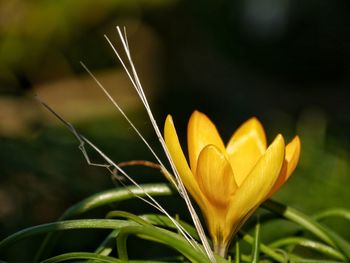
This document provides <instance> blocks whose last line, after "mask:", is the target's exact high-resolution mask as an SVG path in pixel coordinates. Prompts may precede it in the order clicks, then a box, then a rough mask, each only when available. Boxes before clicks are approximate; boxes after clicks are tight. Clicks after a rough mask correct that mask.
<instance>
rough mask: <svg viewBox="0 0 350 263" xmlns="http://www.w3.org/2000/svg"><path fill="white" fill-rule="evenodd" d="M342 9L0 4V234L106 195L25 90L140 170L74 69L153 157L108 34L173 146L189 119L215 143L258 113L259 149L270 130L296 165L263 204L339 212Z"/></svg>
mask: <svg viewBox="0 0 350 263" xmlns="http://www.w3.org/2000/svg"><path fill="white" fill-rule="evenodd" d="M349 13H350V3H349V2H348V1H345V0H344V1H340V0H335V1H323V2H322V1H321V2H320V1H290V0H236V1H228V0H220V1H184V0H182V1H181V0H148V1H147V0H132V1H123V0H102V1H92V0H75V1H69V0H63V1H45V0H41V1H40V0H39V1H38V0H26V1H24V0H12V1H6V0H4V1H0V150H1V151H0V229H1V230H0V233H1V234H0V238H3V237H5V236H7V235H9V234H10V233H13V232H14V231H17V230H19V229H21V228H24V227H28V226H31V225H35V224H40V223H45V222H50V221H53V220H55V219H56V218H57V217H59V215H60V214H61V213H62V212H63V211H64V210H65V209H66V208H67V207H69V206H70V205H72V204H73V203H74V202H77V201H79V200H81V199H82V198H84V197H86V196H88V195H90V194H93V193H96V192H97V191H101V190H104V189H109V188H112V187H114V184H113V183H112V181H111V179H110V176H109V174H108V172H107V171H105V170H101V169H98V168H94V167H90V166H88V165H87V164H86V162H85V160H84V158H83V156H82V155H81V153H80V152H79V150H78V148H77V146H78V143H77V141H76V140H75V138H74V136H73V135H71V134H70V133H69V132H68V130H66V129H65V128H64V127H63V125H62V124H61V123H59V122H58V121H57V120H56V119H54V118H53V117H52V116H51V115H50V114H49V113H47V112H46V111H45V110H44V109H43V107H42V106H40V105H39V103H38V102H36V101H35V100H34V95H35V94H37V95H38V96H39V97H40V98H41V99H43V100H44V101H46V102H47V103H48V104H49V105H51V106H52V107H53V108H54V109H56V110H57V111H58V112H60V113H61V114H62V115H63V116H64V117H65V118H66V119H67V120H68V121H70V122H72V123H73V124H75V125H76V126H77V127H78V128H79V130H80V131H81V132H82V133H84V134H85V135H86V136H88V137H89V138H90V139H92V140H93V141H94V142H96V144H97V145H99V146H100V147H101V149H103V150H104V151H105V152H106V153H107V154H109V156H110V157H112V159H113V160H115V161H116V162H121V161H126V160H133V159H146V160H153V158H152V156H151V155H150V154H149V152H148V151H147V149H146V147H145V146H144V145H143V143H142V142H141V140H139V139H138V138H137V136H136V135H135V134H134V133H133V132H132V131H131V130H130V128H129V126H128V124H127V123H126V122H125V121H124V120H123V119H122V117H121V116H120V114H118V112H117V111H116V109H114V108H113V106H112V105H111V103H110V102H109V101H108V100H107V98H106V97H104V95H103V94H102V92H101V91H100V90H99V89H98V87H97V86H96V85H95V84H94V82H93V80H92V79H91V78H90V77H88V75H87V74H86V72H85V71H84V70H83V68H82V67H81V66H80V61H84V63H85V64H86V65H87V66H88V67H89V69H90V70H91V71H92V72H94V74H96V76H97V77H98V79H99V80H100V81H101V82H102V83H103V84H104V85H105V86H106V88H108V90H109V91H110V92H111V93H112V94H113V96H114V97H115V99H116V100H117V101H118V102H120V104H121V105H122V106H123V108H124V109H125V111H126V112H127V113H128V114H129V115H130V117H131V118H132V120H133V121H134V122H135V125H136V126H137V127H138V128H140V130H141V131H142V132H143V133H144V135H145V137H146V138H147V139H148V140H149V141H150V142H151V144H152V145H153V146H154V147H155V149H156V150H157V151H158V152H159V153H160V152H161V150H160V147H159V145H158V143H157V139H156V138H155V137H154V135H153V133H152V129H151V125H150V124H149V121H146V120H147V118H146V115H145V111H144V109H143V108H142V106H141V104H140V102H139V100H138V98H137V95H136V93H135V92H134V91H133V89H132V87H131V85H130V83H129V82H128V80H127V77H126V74H125V73H124V72H123V70H122V68H121V66H120V64H119V63H118V61H117V59H116V57H115V55H114V54H113V52H112V49H111V48H110V47H109V46H108V43H107V42H106V40H105V38H104V36H103V35H104V34H106V35H108V36H109V37H110V39H111V40H112V41H113V42H114V43H116V45H117V47H119V48H120V44H118V41H117V39H118V38H117V33H116V28H115V27H116V26H117V25H119V26H126V28H127V31H128V37H129V43H130V46H131V49H132V55H133V57H134V62H135V64H136V67H137V69H138V71H139V75H140V78H141V81H142V83H143V86H144V90H145V92H146V95H147V96H148V98H149V100H150V104H151V106H152V109H153V111H154V114H155V116H156V119H157V121H158V123H159V125H160V126H161V128H162V125H163V121H164V119H165V117H166V115H167V114H168V113H171V114H172V115H173V117H174V119H175V123H176V125H177V129H178V131H179V134H180V135H181V137H182V138H183V142H184V143H185V131H186V123H187V120H188V118H189V116H190V114H191V113H192V111H193V110H195V109H198V110H200V111H203V112H205V113H206V114H207V115H209V116H210V117H211V119H212V120H213V121H214V122H215V123H216V124H217V126H218V128H219V130H220V131H221V134H222V136H223V137H224V138H225V140H228V139H229V137H230V136H231V134H232V132H233V131H234V129H235V128H237V127H238V126H239V125H240V124H241V123H242V122H243V121H245V120H246V119H248V118H249V117H251V116H257V117H258V118H259V119H260V120H261V121H262V123H263V124H264V125H265V128H266V130H267V134H268V138H269V140H270V141H271V140H272V139H273V137H274V136H275V135H276V134H277V133H280V132H281V133H283V134H284V135H285V137H286V138H287V140H290V139H291V138H292V137H293V136H294V135H295V134H299V135H300V137H301V140H302V156H301V161H300V165H299V167H298V168H297V170H296V172H295V174H294V176H293V177H292V178H291V180H290V181H289V183H288V184H286V185H285V186H284V187H283V188H282V189H281V190H280V191H279V193H278V194H276V196H275V199H277V200H280V201H282V202H285V203H288V204H290V205H292V206H295V207H297V208H299V209H301V210H302V211H304V212H306V213H308V214H313V213H315V212H317V211H320V210H322V209H326V208H331V207H346V208H350V205H349V202H350V192H349V191H348V186H349V184H350V163H349V160H350V158H349V142H350V141H349V140H350V108H349V100H350V96H349V91H348V90H349V86H350V16H349ZM130 173H131V174H132V175H133V176H135V177H136V178H137V180H138V181H140V182H159V181H162V180H163V178H162V177H161V176H160V175H158V172H157V171H152V170H151V171H150V170H148V169H139V170H137V169H136V170H130ZM143 206H144V204H141V207H143ZM136 207H137V206H136ZM170 209H172V208H170ZM141 210H142V209H141ZM150 211H151V210H150ZM134 212H136V213H141V212H142V211H140V206H138V207H137V208H135V211H134ZM175 212H180V211H176V209H174V213H175ZM331 223H332V222H330V224H331ZM333 223H334V222H333ZM334 224H337V225H340V227H339V229H340V231H341V232H342V233H343V234H344V235H347V237H350V236H349V235H350V233H349V231H346V227H343V228H342V227H341V222H340V223H339V222H336V223H334ZM33 246H34V245H33ZM27 250H28V247H27ZM22 251H23V253H24V254H26V253H29V254H30V253H31V251H30V250H28V251H26V249H25V248H23V250H22Z"/></svg>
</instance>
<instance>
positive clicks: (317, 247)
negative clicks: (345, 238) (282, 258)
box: [269, 237, 346, 261]
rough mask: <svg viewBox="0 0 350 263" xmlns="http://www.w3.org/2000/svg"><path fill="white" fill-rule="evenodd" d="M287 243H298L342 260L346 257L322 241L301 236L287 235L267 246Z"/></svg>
mask: <svg viewBox="0 0 350 263" xmlns="http://www.w3.org/2000/svg"><path fill="white" fill-rule="evenodd" d="M288 245H298V246H302V247H306V248H310V249H312V250H315V251H317V252H319V253H321V254H323V255H325V256H328V257H330V258H333V259H338V260H343V261H345V260H346V258H345V257H344V256H343V255H342V254H341V253H340V252H338V251H337V250H335V249H334V248H332V247H330V246H327V245H325V244H323V243H320V242H316V241H313V240H310V239H307V238H303V237H287V238H283V239H279V240H276V241H274V242H272V243H271V244H269V246H270V247H272V248H278V247H284V246H288Z"/></svg>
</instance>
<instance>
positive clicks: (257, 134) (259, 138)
mask: <svg viewBox="0 0 350 263" xmlns="http://www.w3.org/2000/svg"><path fill="white" fill-rule="evenodd" d="M226 151H227V153H228V155H229V161H230V163H231V167H232V169H233V173H234V175H235V179H236V182H237V184H238V186H240V185H241V184H242V182H243V181H244V179H245V178H246V176H247V175H248V174H249V172H250V171H251V170H252V168H253V167H254V165H255V164H256V163H257V161H258V160H259V159H260V157H261V156H262V155H263V154H264V152H265V151H266V136H265V132H264V128H263V126H262V125H261V123H260V122H259V121H258V119H257V118H251V119H249V120H248V121H246V122H245V123H243V124H242V125H241V127H239V128H238V129H237V131H236V132H235V133H234V134H233V136H232V137H231V139H230V141H229V143H228V144H227V147H226Z"/></svg>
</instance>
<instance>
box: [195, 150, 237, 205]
mask: <svg viewBox="0 0 350 263" xmlns="http://www.w3.org/2000/svg"><path fill="white" fill-rule="evenodd" d="M196 179H197V182H198V185H199V187H200V189H201V190H202V192H203V194H204V195H205V196H206V198H207V199H208V200H209V201H210V202H211V203H212V205H214V206H218V207H222V208H224V209H226V207H227V205H228V203H229V201H230V197H231V196H232V195H233V194H234V192H235V191H236V189H237V184H236V182H235V178H234V175H233V172H232V169H231V165H230V163H229V162H228V161H227V159H226V157H225V155H224V154H223V153H222V152H221V151H220V150H219V149H218V148H217V147H216V146H215V145H212V144H210V145H208V146H206V147H204V149H203V150H202V151H201V152H200V154H199V157H198V162H197V171H196Z"/></svg>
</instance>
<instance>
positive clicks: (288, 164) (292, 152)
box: [267, 136, 301, 198]
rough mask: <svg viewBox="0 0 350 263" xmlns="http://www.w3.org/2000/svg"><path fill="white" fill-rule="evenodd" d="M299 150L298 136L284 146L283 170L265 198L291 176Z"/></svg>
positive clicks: (297, 159) (297, 160) (296, 162)
mask: <svg viewBox="0 0 350 263" xmlns="http://www.w3.org/2000/svg"><path fill="white" fill-rule="evenodd" d="M300 148H301V143H300V139H299V136H295V137H294V139H293V140H292V141H291V142H290V143H288V145H287V146H286V156H285V161H284V164H283V168H282V170H281V172H280V175H279V176H278V179H277V181H276V183H275V185H274V187H273V188H272V189H271V191H270V193H269V194H268V196H267V198H269V197H270V196H271V195H273V194H274V193H275V192H276V191H277V190H278V189H279V188H280V187H281V186H282V185H283V184H284V183H285V182H286V181H287V180H288V178H289V177H290V176H291V174H292V173H293V171H294V170H295V168H296V166H297V164H298V162H299V157H300Z"/></svg>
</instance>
